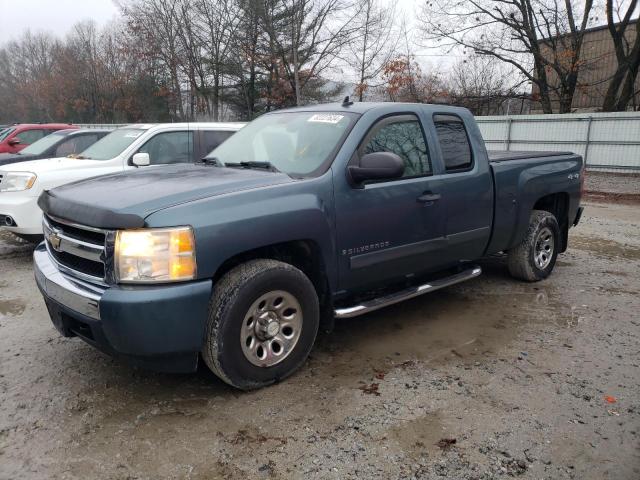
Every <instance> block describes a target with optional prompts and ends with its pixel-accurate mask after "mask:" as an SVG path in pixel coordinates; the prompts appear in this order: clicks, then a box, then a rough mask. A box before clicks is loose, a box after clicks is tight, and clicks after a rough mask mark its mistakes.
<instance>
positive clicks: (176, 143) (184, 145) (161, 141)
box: [138, 132, 193, 165]
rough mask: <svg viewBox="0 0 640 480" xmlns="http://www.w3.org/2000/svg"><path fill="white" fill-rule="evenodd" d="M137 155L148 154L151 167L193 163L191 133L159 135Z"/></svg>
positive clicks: (141, 148)
mask: <svg viewBox="0 0 640 480" xmlns="http://www.w3.org/2000/svg"><path fill="white" fill-rule="evenodd" d="M138 153H148V154H149V159H150V160H151V165H167V164H169V163H187V162H193V132H164V133H159V134H157V135H156V136H154V137H153V138H151V140H149V141H148V142H147V143H145V144H144V145H143V146H142V147H140V149H139V150H138Z"/></svg>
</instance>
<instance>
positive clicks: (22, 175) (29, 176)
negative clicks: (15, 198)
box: [0, 172, 38, 192]
mask: <svg viewBox="0 0 640 480" xmlns="http://www.w3.org/2000/svg"><path fill="white" fill-rule="evenodd" d="M36 178H38V177H37V176H36V174H35V173H31V172H9V173H5V174H4V176H3V178H2V179H1V180H0V192H21V191H23V190H29V189H30V188H31V187H33V184H34V183H36Z"/></svg>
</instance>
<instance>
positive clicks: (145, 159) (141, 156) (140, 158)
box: [131, 153, 151, 167]
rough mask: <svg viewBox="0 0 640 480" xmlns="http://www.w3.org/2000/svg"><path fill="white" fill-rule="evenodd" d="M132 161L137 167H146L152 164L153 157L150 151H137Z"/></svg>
mask: <svg viewBox="0 0 640 480" xmlns="http://www.w3.org/2000/svg"><path fill="white" fill-rule="evenodd" d="M131 163H133V164H134V165H135V166H136V167H146V166H147V165H151V158H150V157H149V154H148V153H136V154H135V155H134V156H133V158H132V159H131Z"/></svg>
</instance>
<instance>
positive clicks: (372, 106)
mask: <svg viewBox="0 0 640 480" xmlns="http://www.w3.org/2000/svg"><path fill="white" fill-rule="evenodd" d="M407 106H414V107H420V108H428V109H429V110H442V111H450V112H452V113H453V112H459V111H461V110H467V109H465V108H463V107H454V106H452V105H443V104H437V103H410V102H355V101H354V102H353V103H352V104H350V105H344V104H343V103H341V102H337V103H322V104H315V105H304V106H301V107H292V108H285V109H282V110H275V111H273V112H271V113H280V112H351V113H357V114H360V115H363V114H365V113H367V112H369V111H371V110H377V109H380V110H383V109H384V110H388V109H389V108H396V109H397V108H401V107H407Z"/></svg>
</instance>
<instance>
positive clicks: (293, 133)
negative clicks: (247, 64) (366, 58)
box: [207, 112, 358, 177]
mask: <svg viewBox="0 0 640 480" xmlns="http://www.w3.org/2000/svg"><path fill="white" fill-rule="evenodd" d="M357 118H358V115H357V114H354V113H346V112H284V113H273V114H268V115H263V116H262V117H260V118H258V119H256V120H254V121H253V122H251V123H250V124H249V125H247V126H246V127H244V128H243V129H242V130H240V131H239V132H238V133H236V134H235V135H233V136H232V137H231V138H229V139H228V140H226V141H225V142H224V143H222V144H221V145H220V146H219V147H217V148H216V149H215V150H213V151H212V152H211V153H210V154H209V155H208V156H207V158H208V159H212V160H213V159H215V160H216V161H218V162H219V163H221V164H223V165H225V164H227V163H229V164H234V163H235V164H238V163H240V162H268V163H269V164H271V165H273V166H274V167H275V168H276V169H277V170H279V171H281V172H284V173H287V174H289V175H291V176H301V177H304V176H312V175H314V174H317V173H319V172H318V170H320V169H321V167H322V166H323V165H324V164H325V162H326V161H327V160H329V158H330V156H331V155H332V154H333V153H335V151H336V149H337V148H338V147H339V146H340V145H341V143H342V141H343V140H344V138H345V137H346V135H347V134H348V132H349V130H350V129H351V126H352V125H353V124H354V123H355V121H356V120H357Z"/></svg>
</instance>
